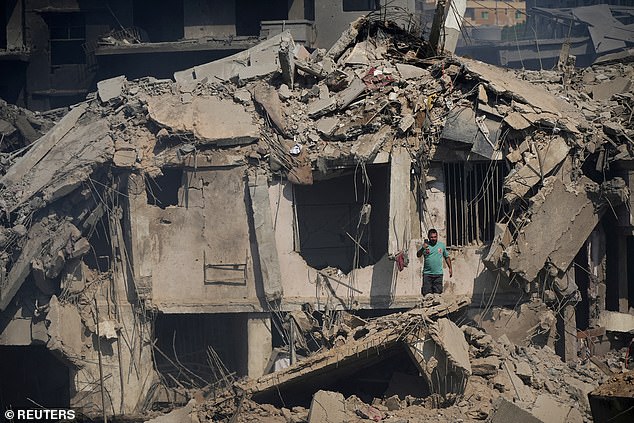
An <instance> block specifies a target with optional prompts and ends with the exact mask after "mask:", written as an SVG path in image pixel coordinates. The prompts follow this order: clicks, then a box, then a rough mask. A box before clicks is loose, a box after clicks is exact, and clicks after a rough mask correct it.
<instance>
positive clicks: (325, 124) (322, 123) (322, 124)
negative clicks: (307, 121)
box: [315, 116, 339, 137]
mask: <svg viewBox="0 0 634 423" xmlns="http://www.w3.org/2000/svg"><path fill="white" fill-rule="evenodd" d="M338 127H339V118H338V117H335V116H330V117H324V118H321V119H319V120H318V121H317V123H316V124H315V129H317V132H319V133H320V134H322V135H324V136H326V137H328V136H330V135H332V134H333V132H335V129H337V128H338Z"/></svg>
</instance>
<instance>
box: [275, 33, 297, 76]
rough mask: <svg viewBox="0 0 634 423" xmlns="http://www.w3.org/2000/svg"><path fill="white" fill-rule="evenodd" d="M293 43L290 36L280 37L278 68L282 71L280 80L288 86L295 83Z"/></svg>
mask: <svg viewBox="0 0 634 423" xmlns="http://www.w3.org/2000/svg"><path fill="white" fill-rule="evenodd" d="M294 51H295V43H294V42H293V38H291V37H290V34H287V36H282V40H281V42H280V50H279V53H278V54H279V61H280V68H281V69H282V79H283V80H284V82H285V83H286V84H288V85H289V86H291V87H292V86H293V83H294V82H295V59H294V54H293V53H294Z"/></svg>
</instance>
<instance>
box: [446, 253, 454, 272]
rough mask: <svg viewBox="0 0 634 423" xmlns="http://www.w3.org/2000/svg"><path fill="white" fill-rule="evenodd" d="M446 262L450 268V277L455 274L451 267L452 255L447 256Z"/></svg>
mask: <svg viewBox="0 0 634 423" xmlns="http://www.w3.org/2000/svg"><path fill="white" fill-rule="evenodd" d="M445 263H447V267H448V268H449V277H452V276H453V269H452V268H451V257H449V256H447V257H445Z"/></svg>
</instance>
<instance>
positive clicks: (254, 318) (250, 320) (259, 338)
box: [246, 313, 273, 377]
mask: <svg viewBox="0 0 634 423" xmlns="http://www.w3.org/2000/svg"><path fill="white" fill-rule="evenodd" d="M246 323H247V375H248V376H249V377H258V376H262V375H263V374H264V369H265V367H266V364H267V363H268V362H269V358H270V357H271V351H272V350H273V338H272V335H271V315H270V314H269V313H248V314H247V322H246Z"/></svg>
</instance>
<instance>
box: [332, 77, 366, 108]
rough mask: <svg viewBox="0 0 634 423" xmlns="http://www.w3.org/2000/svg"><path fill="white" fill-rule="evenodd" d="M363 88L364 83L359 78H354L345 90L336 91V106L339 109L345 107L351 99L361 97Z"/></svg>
mask: <svg viewBox="0 0 634 423" xmlns="http://www.w3.org/2000/svg"><path fill="white" fill-rule="evenodd" d="M365 90H366V86H365V83H364V82H363V81H362V80H361V79H359V78H354V79H353V80H352V81H351V82H350V85H348V87H347V88H346V89H345V90H343V91H340V92H339V93H337V108H338V109H339V110H343V109H345V108H346V107H348V106H349V105H350V104H352V102H353V101H355V100H356V99H357V98H359V97H361V95H362V94H363V93H364V92H365Z"/></svg>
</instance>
